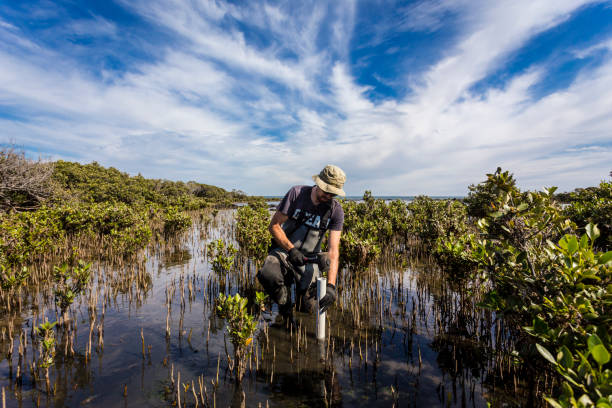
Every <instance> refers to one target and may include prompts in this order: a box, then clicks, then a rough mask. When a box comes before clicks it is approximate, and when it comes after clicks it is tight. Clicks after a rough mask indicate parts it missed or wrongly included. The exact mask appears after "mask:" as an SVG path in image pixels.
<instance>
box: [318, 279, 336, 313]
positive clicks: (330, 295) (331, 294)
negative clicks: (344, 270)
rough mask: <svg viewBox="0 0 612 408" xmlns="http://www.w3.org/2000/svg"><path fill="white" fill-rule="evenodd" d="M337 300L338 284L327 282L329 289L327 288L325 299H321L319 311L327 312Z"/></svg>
mask: <svg viewBox="0 0 612 408" xmlns="http://www.w3.org/2000/svg"><path fill="white" fill-rule="evenodd" d="M335 301H336V286H335V285H332V284H331V283H328V284H327V289H326V290H325V296H323V299H321V300H319V311H320V313H325V311H326V310H327V308H328V307H330V306H331V305H333V304H334V302H335Z"/></svg>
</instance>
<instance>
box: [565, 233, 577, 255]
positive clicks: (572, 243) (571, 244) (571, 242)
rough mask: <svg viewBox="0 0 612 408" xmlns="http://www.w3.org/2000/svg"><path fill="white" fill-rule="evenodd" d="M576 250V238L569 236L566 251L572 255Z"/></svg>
mask: <svg viewBox="0 0 612 408" xmlns="http://www.w3.org/2000/svg"><path fill="white" fill-rule="evenodd" d="M566 236H567V235H566ZM577 250H578V240H577V239H576V236H575V235H569V238H568V240H567V251H568V252H569V253H570V254H573V253H574V252H576V251H577Z"/></svg>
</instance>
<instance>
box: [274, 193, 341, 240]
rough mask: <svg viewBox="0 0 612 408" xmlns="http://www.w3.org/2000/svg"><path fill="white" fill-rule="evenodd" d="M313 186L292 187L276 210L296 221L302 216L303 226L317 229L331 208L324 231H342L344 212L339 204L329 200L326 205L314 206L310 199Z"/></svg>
mask: <svg viewBox="0 0 612 408" xmlns="http://www.w3.org/2000/svg"><path fill="white" fill-rule="evenodd" d="M312 189H313V186H294V187H291V189H290V190H289V191H288V192H287V194H285V197H283V199H282V200H281V202H280V203H279V204H278V206H277V207H276V209H277V210H278V211H280V212H281V213H283V214H285V215H286V216H288V217H289V218H293V219H296V220H297V219H298V217H299V216H300V214H302V213H303V214H304V216H303V219H304V220H305V221H304V224H306V225H307V226H309V227H312V228H319V224H320V223H321V219H322V218H323V216H324V215H325V213H326V212H327V210H328V209H329V206H330V205H331V206H332V211H331V215H330V217H329V219H328V220H327V226H323V227H326V229H328V230H332V231H342V225H343V224H344V210H343V209H342V206H341V205H340V203H339V202H338V201H336V200H331V201H330V202H328V203H320V204H319V205H314V203H313V202H312V199H311V198H310V193H311V192H312Z"/></svg>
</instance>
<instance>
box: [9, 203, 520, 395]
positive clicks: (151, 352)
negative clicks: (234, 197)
mask: <svg viewBox="0 0 612 408" xmlns="http://www.w3.org/2000/svg"><path fill="white" fill-rule="evenodd" d="M232 215H233V213H232V212H231V211H219V212H218V213H217V214H216V215H215V217H214V218H213V219H212V221H211V222H207V221H208V218H202V219H201V221H202V222H196V224H195V226H194V228H193V229H192V230H191V231H190V232H189V233H188V234H185V235H184V236H182V237H180V239H175V240H173V241H172V242H161V241H160V242H156V243H154V244H153V245H152V246H151V247H150V248H149V249H148V250H147V252H146V253H145V254H143V255H142V256H141V257H140V258H139V260H137V261H136V262H134V263H132V264H129V265H122V266H111V265H108V264H104V263H101V262H97V263H96V264H95V265H94V269H93V271H94V278H93V284H92V285H91V286H90V287H89V288H88V290H87V291H86V292H85V293H84V294H83V295H81V296H80V297H79V298H78V299H77V300H76V302H75V303H74V304H73V306H72V307H71V309H70V315H71V317H72V319H71V322H70V323H69V324H68V325H67V326H66V327H56V328H54V333H56V342H57V344H56V348H55V359H54V363H53V364H52V365H51V366H50V367H49V379H50V380H49V381H50V389H49V391H47V389H46V386H45V368H44V367H43V366H42V365H41V364H42V362H41V350H42V342H41V339H40V336H38V334H37V332H36V330H35V329H34V327H36V326H38V325H39V324H41V323H42V322H44V321H45V320H46V319H47V320H49V321H55V320H56V319H57V315H58V310H57V308H56V306H55V301H54V296H53V291H52V287H51V286H50V285H49V283H48V282H47V283H46V284H42V283H41V284H39V285H38V286H36V287H32V288H28V291H29V292H27V293H26V292H25V291H22V292H20V293H15V294H13V297H14V298H13V300H12V301H11V302H10V303H6V302H8V301H6V300H4V302H5V304H4V305H2V308H3V309H2V319H1V320H0V331H1V337H0V352H1V353H2V356H3V357H4V360H3V361H2V362H1V363H0V384H1V385H2V387H4V389H5V392H6V398H7V406H9V407H10V406H20V407H22V406H23V407H30V406H80V405H84V406H91V407H94V406H100V407H102V406H104V407H107V406H150V407H158V406H159V407H163V406H169V405H173V404H174V405H177V404H178V403H179V400H180V404H181V406H196V405H197V406H262V407H265V406H278V407H287V406H308V407H323V406H325V407H329V406H360V405H364V404H367V405H368V406H371V407H378V406H381V407H383V406H384V407H389V406H398V407H399V406H415V407H417V406H419V407H420V406H461V407H465V406H472V407H484V406H486V401H485V399H488V400H490V401H495V402H496V403H499V404H504V405H506V406H513V405H517V406H518V405H521V404H524V403H525V400H524V399H521V398H520V395H521V392H524V391H522V388H521V387H522V385H521V383H520V381H519V382H517V380H516V375H517V372H515V371H513V369H512V368H511V366H510V368H508V367H509V364H508V361H509V360H508V357H507V356H508V355H509V353H510V351H511V349H512V347H511V344H510V343H509V342H510V337H509V335H508V333H507V331H506V330H505V329H504V328H503V325H500V323H499V322H498V321H497V320H495V317H494V316H492V315H491V314H490V313H488V312H486V311H483V310H482V309H479V308H477V307H476V306H475V301H474V299H473V297H471V296H469V295H468V294H467V293H463V292H462V291H461V290H460V289H457V288H451V287H450V286H449V284H448V283H447V282H446V281H445V279H444V278H443V277H442V276H441V275H440V274H439V272H438V271H436V269H435V268H434V267H432V266H431V264H429V263H428V262H426V261H423V260H422V259H421V260H419V259H416V258H406V257H405V255H402V256H400V257H398V256H396V255H395V254H392V256H389V257H387V258H385V259H384V260H383V262H381V264H380V265H379V267H378V268H376V269H372V270H370V271H362V272H360V273H355V272H353V271H344V272H343V273H342V274H341V276H340V281H339V285H338V287H339V300H338V302H337V304H336V306H335V307H334V308H333V309H331V310H330V312H329V313H328V316H329V317H328V324H329V326H328V330H327V335H328V337H327V338H326V340H325V341H323V342H320V341H317V340H316V339H315V338H314V332H315V328H314V317H313V316H309V315H305V314H301V313H298V314H297V316H296V321H297V325H296V327H293V328H291V329H289V330H287V329H285V328H283V327H278V326H275V325H273V324H272V323H274V322H275V321H276V317H277V311H276V308H275V307H273V308H272V310H268V311H266V312H265V313H264V315H263V316H262V320H261V322H260V328H261V329H260V331H259V332H258V334H257V336H256V339H255V340H254V341H253V342H252V348H251V354H250V356H249V363H248V365H247V367H248V368H247V372H246V376H245V379H244V381H243V383H242V384H241V385H240V386H237V385H236V384H235V383H234V380H233V376H232V375H231V373H230V368H229V365H228V355H230V356H231V354H232V346H231V343H230V342H229V339H228V337H227V335H226V332H225V324H224V322H223V321H222V320H220V319H219V318H217V317H216V314H215V299H216V298H217V296H218V295H219V293H226V294H228V293H229V294H231V293H236V292H237V291H239V292H240V293H241V294H242V295H245V296H248V297H250V298H252V297H253V296H254V293H255V290H256V289H257V287H256V286H255V285H256V283H255V279H254V275H255V267H254V265H253V264H252V263H251V262H249V261H248V260H244V259H242V260H240V261H238V262H237V263H236V265H235V268H234V270H233V271H232V273H230V274H226V275H223V276H219V275H217V274H215V273H213V272H212V271H211V268H210V265H209V261H208V259H207V257H206V245H207V243H208V242H210V241H212V240H216V239H219V238H221V239H224V240H227V241H228V242H233V243H235V241H234V238H233V233H234V226H233V218H232ZM402 250H403V248H399V247H398V252H399V251H402ZM402 257H403V258H402ZM4 299H6V298H4ZM9 308H10V309H9ZM513 376H514V378H513ZM509 379H510V380H509ZM508 384H509V385H508ZM514 394H516V395H519V397H516V396H515V395H514ZM196 401H198V402H197V404H196Z"/></svg>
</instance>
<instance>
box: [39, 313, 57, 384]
mask: <svg viewBox="0 0 612 408" xmlns="http://www.w3.org/2000/svg"><path fill="white" fill-rule="evenodd" d="M56 324H57V322H53V323H49V321H45V322H44V323H41V324H39V325H38V327H37V328H36V333H37V334H38V337H39V338H40V339H41V343H40V350H39V353H40V361H39V363H38V366H39V367H42V368H44V369H45V381H46V383H47V391H48V390H49V389H50V382H49V367H51V365H53V361H54V357H55V331H54V330H53V328H54V327H55V325H56Z"/></svg>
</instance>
